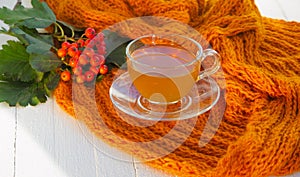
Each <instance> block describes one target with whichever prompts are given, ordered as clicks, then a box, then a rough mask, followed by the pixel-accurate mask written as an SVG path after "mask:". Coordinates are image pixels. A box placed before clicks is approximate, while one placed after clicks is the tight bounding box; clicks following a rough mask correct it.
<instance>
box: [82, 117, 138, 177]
mask: <svg viewBox="0 0 300 177" xmlns="http://www.w3.org/2000/svg"><path fill="white" fill-rule="evenodd" d="M78 123H79V124H78V125H79V127H80V129H81V133H82V134H83V135H84V137H85V138H86V140H87V141H88V142H90V145H91V146H92V147H93V148H94V154H95V163H96V172H97V176H101V177H114V176H122V177H133V176H136V171H135V168H134V163H133V159H132V157H131V156H130V155H128V154H125V153H123V152H121V151H119V150H118V149H116V148H115V147H111V146H109V145H108V144H105V143H104V142H103V141H101V140H100V139H98V138H97V137H96V136H95V135H94V134H93V133H91V131H90V130H89V129H88V128H87V127H86V126H85V125H84V124H83V123H80V122H78ZM136 177H137V176H136Z"/></svg>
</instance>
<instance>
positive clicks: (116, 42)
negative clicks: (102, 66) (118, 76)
mask: <svg viewBox="0 0 300 177" xmlns="http://www.w3.org/2000/svg"><path fill="white" fill-rule="evenodd" d="M103 33H104V35H105V44H106V48H107V54H106V63H107V64H108V65H114V66H117V67H121V66H122V65H123V64H124V63H126V51H125V50H126V46H127V45H128V43H129V42H130V41H131V39H129V38H126V37H121V36H120V35H118V33H115V32H112V31H109V30H104V31H103Z"/></svg>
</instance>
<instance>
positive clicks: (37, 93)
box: [0, 82, 47, 106]
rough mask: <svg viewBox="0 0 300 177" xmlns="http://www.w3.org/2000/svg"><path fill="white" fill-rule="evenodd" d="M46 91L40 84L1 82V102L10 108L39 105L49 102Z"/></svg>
mask: <svg viewBox="0 0 300 177" xmlns="http://www.w3.org/2000/svg"><path fill="white" fill-rule="evenodd" d="M45 94H46V93H45V90H44V89H43V87H41V85H40V84H39V83H25V82H0V102H7V103H8V104H9V105H10V106H16V105H17V104H19V105H21V106H28V105H29V104H30V105H33V106H35V105H37V104H38V103H44V102H45V101H46V100H47V97H46V96H45Z"/></svg>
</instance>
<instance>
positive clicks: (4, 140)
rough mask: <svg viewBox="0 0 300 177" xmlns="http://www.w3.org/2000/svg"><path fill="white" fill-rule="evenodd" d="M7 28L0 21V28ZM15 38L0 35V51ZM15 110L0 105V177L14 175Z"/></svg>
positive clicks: (9, 0) (4, 0)
mask: <svg viewBox="0 0 300 177" xmlns="http://www.w3.org/2000/svg"><path fill="white" fill-rule="evenodd" d="M16 2H17V1H16V0H0V4H1V5H0V6H6V7H8V8H11V9H12V8H13V7H14V5H15V4H16ZM1 27H5V28H8V26H7V25H5V24H4V23H3V22H2V21H0V28H1ZM13 39H15V38H12V37H8V36H6V35H2V34H0V49H2V45H3V44H5V43H6V41H7V40H13ZM15 114H16V109H15V108H11V107H9V106H8V105H7V104H5V103H1V104H0V115H1V116H0V157H1V158H0V176H3V177H4V176H13V175H14V158H15V148H14V146H15V130H16V128H15V127H16V123H15V122H16V116H15Z"/></svg>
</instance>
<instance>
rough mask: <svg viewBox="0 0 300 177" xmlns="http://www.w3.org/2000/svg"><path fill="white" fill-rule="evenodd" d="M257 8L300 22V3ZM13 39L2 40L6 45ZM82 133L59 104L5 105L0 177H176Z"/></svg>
mask: <svg viewBox="0 0 300 177" xmlns="http://www.w3.org/2000/svg"><path fill="white" fill-rule="evenodd" d="M16 1H17V0H0V6H7V7H10V8H12V7H13V6H14V4H15V3H16ZM22 3H23V4H24V5H26V6H28V5H30V0H22ZM256 3H257V5H258V7H259V9H260V10H261V13H262V14H263V15H264V16H268V17H272V18H281V19H286V20H296V21H300V13H299V10H298V9H299V7H300V1H299V0H287V1H284V0H256ZM0 26H1V27H2V26H3V23H2V22H0ZM8 39H11V38H7V37H6V36H3V35H0V44H3V43H5V41H7V40H8ZM82 132H83V130H82V127H81V126H78V122H77V121H76V120H74V119H73V118H71V117H70V116H68V115H66V114H65V113H64V112H63V111H62V110H61V109H60V108H59V107H58V106H57V105H56V104H55V101H54V100H50V101H48V102H47V103H45V104H42V105H39V106H38V107H27V108H19V107H18V108H10V107H8V106H7V105H6V104H0V177H41V176H44V177H48V176H49V177H170V176H168V175H165V174H163V173H161V172H158V171H155V170H153V169H150V168H148V167H146V166H144V165H142V164H140V163H137V162H135V160H134V159H133V158H132V157H130V156H128V155H126V154H123V153H121V152H118V151H116V150H115V149H113V148H111V147H109V146H107V145H106V144H103V143H101V142H100V141H98V140H95V139H94V137H93V136H92V135H91V134H86V133H82ZM95 143H98V144H97V145H98V146H99V147H101V150H99V149H98V148H95V146H94V145H93V144H95ZM109 154H115V155H114V156H111V155H109ZM120 158H121V159H123V160H120ZM290 177H300V173H297V174H293V175H290Z"/></svg>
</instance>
